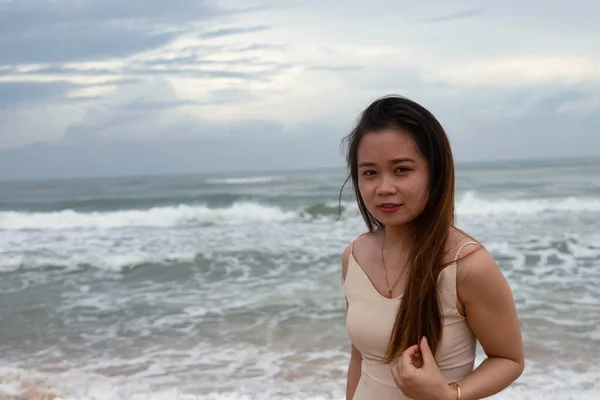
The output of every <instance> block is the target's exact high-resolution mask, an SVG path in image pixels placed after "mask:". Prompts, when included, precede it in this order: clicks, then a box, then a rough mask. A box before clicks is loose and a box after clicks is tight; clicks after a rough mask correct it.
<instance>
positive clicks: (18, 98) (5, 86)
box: [0, 81, 74, 108]
mask: <svg viewBox="0 0 600 400" xmlns="http://www.w3.org/2000/svg"><path fill="white" fill-rule="evenodd" d="M73 87H74V85H73V84H72V83H69V82H64V81H55V82H43V83H32V82H0V108H3V107H8V106H13V107H14V106H19V105H22V104H29V103H32V102H33V103H35V102H40V101H46V100H51V99H53V98H57V97H58V98H60V97H63V96H64V95H65V94H66V93H68V91H69V90H70V89H72V88H73Z"/></svg>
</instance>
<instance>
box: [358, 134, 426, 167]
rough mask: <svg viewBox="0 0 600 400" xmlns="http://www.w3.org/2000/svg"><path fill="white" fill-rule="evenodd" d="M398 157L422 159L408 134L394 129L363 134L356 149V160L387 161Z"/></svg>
mask: <svg viewBox="0 0 600 400" xmlns="http://www.w3.org/2000/svg"><path fill="white" fill-rule="evenodd" d="M400 157H409V158H412V159H413V160H422V156H421V154H420V152H419V149H418V147H417V144H416V143H415V141H414V140H413V139H412V137H411V136H410V134H408V133H406V132H403V131H401V130H396V129H388V130H384V131H380V132H371V133H367V134H365V135H364V136H363V137H362V139H361V141H360V143H359V145H358V149H357V158H358V161H359V162H360V161H366V160H368V161H371V162H375V161H378V160H382V161H386V162H387V161H388V160H392V159H395V158H400Z"/></svg>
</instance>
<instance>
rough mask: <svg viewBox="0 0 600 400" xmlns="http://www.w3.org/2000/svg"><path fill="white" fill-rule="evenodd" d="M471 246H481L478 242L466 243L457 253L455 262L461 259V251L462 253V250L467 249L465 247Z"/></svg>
mask: <svg viewBox="0 0 600 400" xmlns="http://www.w3.org/2000/svg"><path fill="white" fill-rule="evenodd" d="M470 244H476V245H480V244H479V243H477V242H466V243H464V244H463V245H462V246H460V247H459V248H458V251H457V252H456V257H454V262H457V261H458V259H459V257H460V252H461V251H462V250H463V249H464V248H465V246H467V245H470Z"/></svg>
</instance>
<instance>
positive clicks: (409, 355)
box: [400, 345, 419, 371]
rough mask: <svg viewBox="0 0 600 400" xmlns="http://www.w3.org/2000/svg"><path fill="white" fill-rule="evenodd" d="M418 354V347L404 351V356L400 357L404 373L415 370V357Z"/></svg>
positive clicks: (411, 347)
mask: <svg viewBox="0 0 600 400" xmlns="http://www.w3.org/2000/svg"><path fill="white" fill-rule="evenodd" d="M417 353H419V346H418V345H414V346H410V347H409V348H408V349H406V350H404V352H403V353H402V356H401V357H400V364H401V366H402V371H410V370H411V369H414V368H415V367H414V365H413V357H414V355H415V354H417Z"/></svg>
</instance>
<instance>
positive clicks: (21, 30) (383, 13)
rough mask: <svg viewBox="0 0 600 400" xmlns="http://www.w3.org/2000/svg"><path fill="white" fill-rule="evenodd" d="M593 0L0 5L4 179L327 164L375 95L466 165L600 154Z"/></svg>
mask: <svg viewBox="0 0 600 400" xmlns="http://www.w3.org/2000/svg"><path fill="white" fill-rule="evenodd" d="M598 15H600V2H598V1H596V0H571V1H568V2H566V1H563V0H530V1H526V2H524V1H520V0H503V1H492V0H481V1H474V0H459V1H447V0H430V1H427V2H402V1H397V0H371V1H368V2H365V1H358V0H303V1H301V0H296V1H285V0H277V1H275V0H265V1H252V0H237V1H234V0H226V1H205V0H169V1H164V0H0V179H2V180H6V179H10V180H12V179H46V178H66V177H96V176H120V175H148V174H150V175H154V174H174V173H211V172H223V171H259V170H273V169H304V168H320V167H334V166H341V165H342V164H343V157H342V154H341V152H340V140H341V139H342V137H343V136H345V135H346V134H347V133H348V132H349V131H350V130H351V129H352V126H353V124H354V123H355V121H356V118H357V116H358V115H359V113H360V112H361V110H362V109H364V108H365V107H366V106H367V105H368V104H369V103H370V102H372V101H373V100H375V99H376V98H378V97H380V96H383V95H388V94H399V95H403V96H406V97H409V98H411V99H413V100H415V101H417V102H419V103H421V104H422V105H423V106H425V107H426V108H428V109H429V110H431V111H432V112H433V113H434V114H435V115H436V117H437V118H438V119H439V120H440V122H441V123H442V125H443V126H444V127H445V129H446V131H447V133H448V136H449V137H450V141H451V144H452V146H453V151H454V155H455V159H456V161H457V162H471V161H475V162H478V161H491V160H497V159H504V160H506V159H508V160H510V159H530V158H555V157H560V158H563V157H564V158H573V157H597V156H600V134H599V133H600V50H598V49H600V25H598V22H597V18H598V17H597V16H598Z"/></svg>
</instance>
